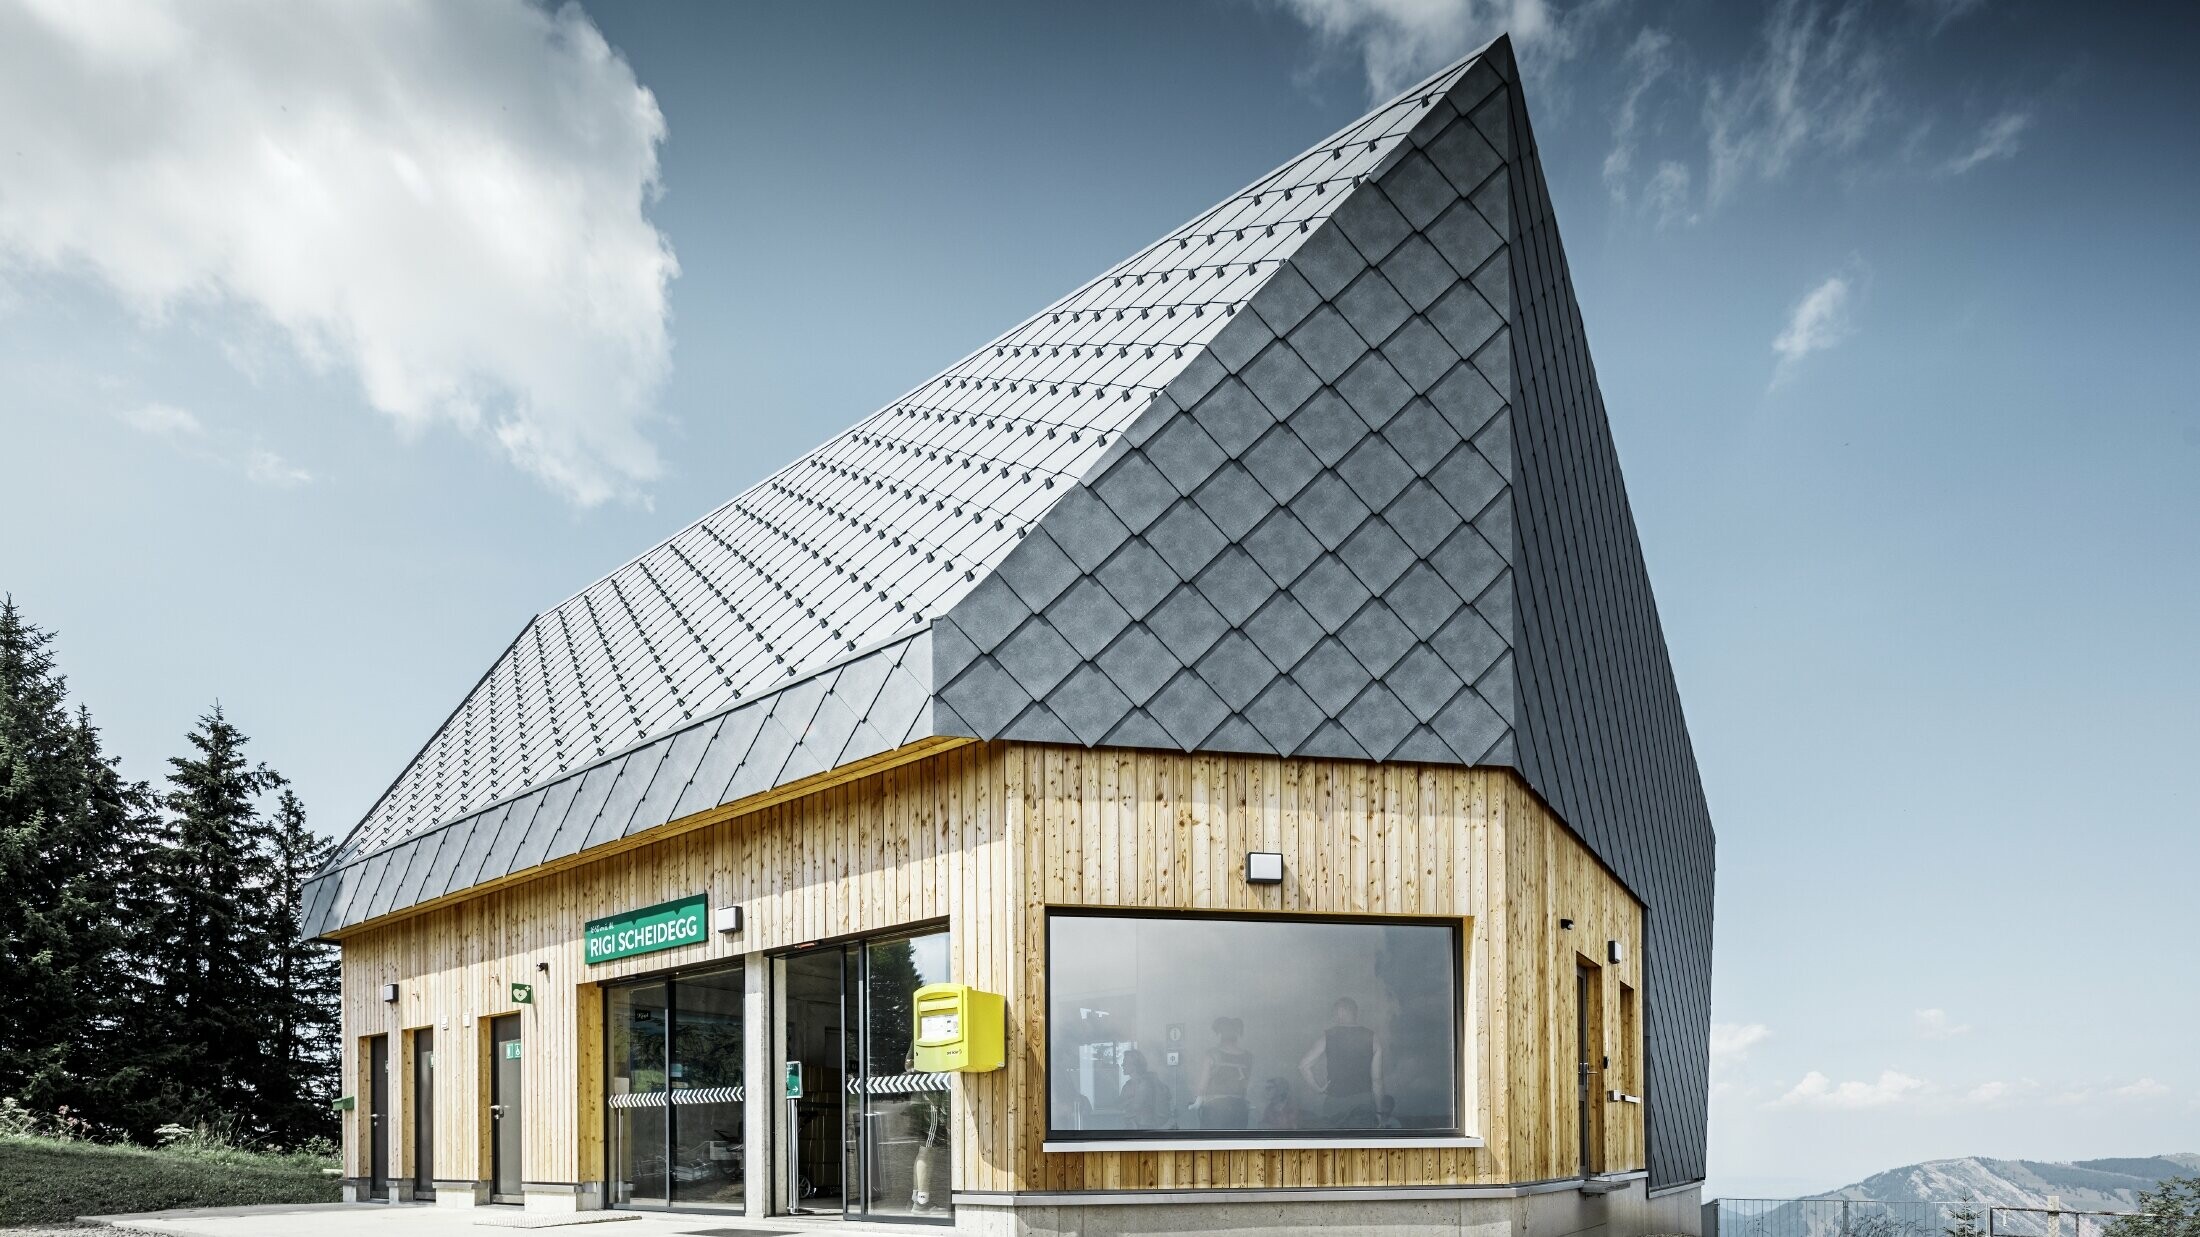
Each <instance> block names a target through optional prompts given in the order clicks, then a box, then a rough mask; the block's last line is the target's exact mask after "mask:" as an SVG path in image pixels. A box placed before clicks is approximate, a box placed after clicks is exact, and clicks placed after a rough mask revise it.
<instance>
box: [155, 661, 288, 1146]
mask: <svg viewBox="0 0 2200 1237" xmlns="http://www.w3.org/2000/svg"><path fill="white" fill-rule="evenodd" d="M186 738H187V741H188V742H189V743H190V744H191V746H192V748H193V749H194V752H195V754H193V755H188V756H176V757H171V758H170V759H169V762H168V764H169V774H168V784H169V791H168V794H167V796H166V807H167V809H168V819H167V821H166V823H165V825H164V827H163V830H162V833H163V836H162V838H161V839H160V843H159V846H158V849H157V853H156V855H155V858H154V863H153V869H154V873H155V876H156V881H157V886H158V887H157V903H158V904H157V905H156V907H155V908H154V912H153V917H152V921H151V925H150V926H151V929H152V931H151V936H150V939H149V942H148V946H147V949H146V960H147V962H148V964H149V965H150V969H151V971H152V973H153V976H154V982H155V987H156V992H155V994H154V996H155V999H156V1000H157V1001H158V1002H159V1003H160V1005H161V1006H162V1007H163V1008H164V1009H165V1012H166V1019H167V1026H166V1028H165V1029H166V1032H167V1033H166V1034H165V1035H163V1036H161V1042H160V1044H159V1047H160V1050H161V1051H160V1053H159V1060H158V1066H159V1068H160V1070H161V1072H162V1076H163V1079H164V1081H166V1082H167V1083H168V1084H169V1086H170V1088H171V1092H172V1101H173V1102H175V1103H177V1104H178V1105H179V1107H180V1109H181V1111H179V1112H178V1113H177V1114H176V1116H174V1117H171V1118H170V1119H171V1120H174V1119H178V1118H185V1119H195V1120H216V1119H220V1118H225V1117H231V1118H243V1119H245V1120H247V1121H248V1122H252V1123H253V1124H260V1122H261V1120H263V1119H264V1114H263V1112H262V1109H263V1103H262V1100H263V1098H264V1097H263V1094H262V1092H261V1091H260V1084H261V1083H262V1082H263V1080H264V1078H265V1071H264V1069H263V1068H262V1067H261V1065H260V1063H259V1062H258V1061H257V1060H256V1058H258V1057H260V1056H261V1055H262V1054H264V1053H265V1052H266V1050H267V1047H268V1045H267V1040H266V1034H267V1028H266V1027H265V1026H263V1025H261V1022H260V1015H261V1014H262V1013H263V1012H264V1000H263V999H262V995H263V993H262V990H263V985H264V984H265V979H264V977H263V974H262V971H261V968H262V966H263V965H264V964H265V962H266V960H267V956H268V944H269V942H268V939H267V936H266V931H265V919H266V916H265V913H264V907H263V904H262V902H261V899H262V898H263V897H264V895H265V892H266V889H267V885H268V879H269V868H270V863H269V860H268V857H267V853H266V849H265V848H264V847H263V845H262V844H261V842H262V839H261V836H260V831H261V828H262V825H261V822H260V813H259V807H258V801H259V798H260V796H261V795H263V794H265V793H267V792H269V791H272V790H274V789H276V788H277V787H279V786H280V785H281V784H282V778H281V777H280V776H279V775H277V774H276V773H275V772H274V770H272V769H269V768H268V767H267V766H266V765H264V764H260V765H255V764H252V763H249V762H248V761H247V759H246V757H245V752H244V748H245V743H246V738H245V735H244V734H243V732H242V731H239V730H238V729H237V728H236V727H235V726H233V725H231V724H230V722H229V719H228V718H227V717H226V716H225V715H224V714H223V712H222V709H221V706H220V705H219V704H217V705H215V706H214V709H213V711H212V712H210V713H207V714H205V715H203V716H201V717H200V718H199V724H198V727H197V728H196V729H194V730H193V731H192V732H191V733H190V734H189V735H188V736H186Z"/></svg>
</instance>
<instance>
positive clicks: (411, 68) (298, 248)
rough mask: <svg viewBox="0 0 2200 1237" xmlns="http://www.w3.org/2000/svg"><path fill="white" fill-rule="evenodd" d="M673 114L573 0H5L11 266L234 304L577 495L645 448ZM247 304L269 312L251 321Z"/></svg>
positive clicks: (651, 462)
mask: <svg viewBox="0 0 2200 1237" xmlns="http://www.w3.org/2000/svg"><path fill="white" fill-rule="evenodd" d="M664 136H665V123H664V118H663V116H662V114H661V113H660V112H659V111H658V108H657V103H656V100H655V98H654V97H653V96H652V95H651V94H650V92H649V91H647V90H646V89H644V88H642V86H641V85H640V84H639V83H638V82H637V81H636V80H635V77H634V73H633V70H632V69H631V68H630V67H629V66H628V65H627V63H626V62H625V60H624V59H622V58H621V57H620V56H619V55H618V53H617V52H615V51H614V50H613V49H612V48H611V47H610V46H609V45H608V44H607V43H606V42H605V41H604V39H603V37H602V35H601V34H600V33H599V32H598V31H597V30H596V28H595V27H594V26H593V25H592V24H591V23H590V22H589V20H588V18H587V16H586V15H585V14H584V13H582V11H581V10H580V9H579V7H578V6H575V5H567V6H566V7H564V8H562V9H559V10H557V11H556V12H550V11H546V10H544V9H542V8H539V7H536V6H535V5H533V4H530V3H527V2H526V0H479V2H476V3H468V4H459V5H442V4H426V3H414V4H380V5H356V4H342V3H320V4H291V5H280V6H277V7H275V8H268V7H265V6H260V5H251V4H245V3H241V2H236V0H204V2H197V0H194V2H193V3H188V4H186V3H182V2H181V0H168V2H162V0H25V2H23V3H18V4H14V5H5V6H0V150H4V151H6V152H7V165H6V166H7V173H6V174H7V191H6V192H5V193H4V194H0V269H5V267H7V266H9V265H18V266H20V267H24V268H31V269H39V270H48V271H58V272H62V273H65V274H79V275H83V276H87V277H90V278H92V279H94V280H97V281H98V282H100V283H103V284H104V285H106V286H108V287H109V288H111V289H112V290H113V291H114V292H115V293H116V294H117V295H118V296H120V297H121V298H122V299H123V300H124V301H125V302H126V303H127V304H128V305H130V306H131V307H132V308H133V309H134V310H136V311H138V312H140V313H143V314H145V315H147V316H149V317H153V318H159V317H161V316H164V315H169V314H172V313H175V312H177V311H179V310H183V311H192V312H196V311H206V312H209V313H218V312H223V311H237V310H242V311H245V315H246V316H248V317H249V316H256V317H257V318H258V319H264V320H265V322H267V323H270V324H272V325H273V327H274V328H275V329H276V330H277V331H278V332H279V333H280V336H281V337H282V338H284V339H287V340H288V342H289V345H290V346H291V347H292V348H294V349H295V350H296V351H297V353H298V354H299V355H300V356H301V357H302V358H304V359H305V360H306V361H307V362H308V363H309V364H311V365H313V366H315V367H318V368H326V369H339V370H343V371H348V372H349V373H350V374H352V375H355V376H356V378H357V381H358V383H359V385H360V388H361V389H362V391H363V393H364V396H365V398H366V401H367V402H368V403H369V404H370V405H372V406H373V407H375V408H377V409H379V410H381V411H382V412H384V413H387V414H389V415H390V416H391V417H393V418H395V419H396V420H397V421H398V422H399V423H400V424H401V425H402V426H404V427H406V428H407V429H409V430H415V431H417V430H419V429H421V428H423V427H427V426H430V425H435V424H455V425H457V426H459V427H461V428H463V429H465V430H468V431H472V432H478V433H481V434H483V435H486V436H491V437H493V438H494V439H495V440H496V441H497V442H498V443H500V444H502V447H503V450H504V451H505V452H506V453H507V454H508V455H509V456H510V457H511V459H512V460H513V461H514V462H515V463H517V464H518V465H519V466H520V467H522V468H524V469H526V470H527V471H528V472H530V473H532V474H534V475H535V476H537V477H539V478H541V479H542V480H543V481H544V482H546V483H547V484H549V485H550V486H552V487H553V488H555V489H556V490H558V491H559V492H561V493H563V494H565V495H567V496H569V497H570V498H571V499H573V500H574V501H576V502H579V503H582V504H590V503H596V502H600V501H603V500H605V499H607V498H610V497H613V496H615V495H620V494H632V493H635V492H637V491H638V490H639V488H640V487H641V486H643V485H645V484H646V483H647V482H648V481H649V480H650V479H652V478H653V477H655V476H656V475H657V474H658V472H659V470H660V462H659V458H658V455H657V452H656V450H655V448H654V447H653V446H652V445H651V443H650V441H649V439H648V437H647V436H646V434H645V430H646V429H647V427H648V424H649V422H650V420H651V418H652V416H653V415H654V412H653V409H654V404H655V397H656V393H657V391H658V389H659V387H660V385H661V383H662V381H663V379H664V377H665V375H666V372H667V370H668V367H669V364H670V348H671V343H670V331H669V325H668V310H667V303H666V296H665V290H666V283H667V281H668V280H669V279H671V278H672V277H673V276H674V275H675V274H676V273H677V269H678V267H677V263H676V261H675V259H674V258H673V255H672V251H671V248H670V246H669V244H668V243H667V242H666V240H665V238H664V237H663V236H662V235H661V234H660V233H659V232H658V231H657V229H656V228H655V226H654V225H652V224H651V223H650V221H649V220H648V219H647V218H646V216H645V215H644V209H645V207H646V206H647V205H648V203H649V201H650V200H651V198H652V197H653V195H654V194H655V193H656V191H657V175H658V164H657V151H658V146H659V144H660V143H661V142H662V141H663V139H664ZM263 329H264V328H263Z"/></svg>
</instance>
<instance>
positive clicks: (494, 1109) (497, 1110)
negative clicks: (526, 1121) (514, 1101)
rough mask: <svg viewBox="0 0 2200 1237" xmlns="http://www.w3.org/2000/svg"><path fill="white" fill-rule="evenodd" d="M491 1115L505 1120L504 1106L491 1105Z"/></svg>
mask: <svg viewBox="0 0 2200 1237" xmlns="http://www.w3.org/2000/svg"><path fill="white" fill-rule="evenodd" d="M489 1115H490V1116H491V1117H494V1118H496V1119H497V1120H499V1121H501V1120H503V1119H504V1105H502V1104H491V1105H489ZM376 1120H380V1118H376Z"/></svg>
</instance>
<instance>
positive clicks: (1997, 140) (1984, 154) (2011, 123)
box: [1941, 112, 2032, 176]
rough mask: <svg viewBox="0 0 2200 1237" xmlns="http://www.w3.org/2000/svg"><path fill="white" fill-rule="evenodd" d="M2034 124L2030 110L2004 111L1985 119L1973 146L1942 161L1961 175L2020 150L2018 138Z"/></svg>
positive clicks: (1951, 171) (1945, 168) (1944, 166)
mask: <svg viewBox="0 0 2200 1237" xmlns="http://www.w3.org/2000/svg"><path fill="white" fill-rule="evenodd" d="M2031 124H2032V115H2031V113H2029V112H2003V113H2002V114H2001V115H1999V116H1996V117H1994V118H1993V119H1992V120H1989V121H1987V122H1986V127H1985V128H1984V129H1982V130H1980V131H1979V135H1978V141H1977V142H1975V143H1973V144H1972V146H1971V149H1969V150H1967V151H1965V152H1964V153H1962V154H1960V155H1957V156H1956V157H1955V158H1953V159H1950V160H1948V162H1946V163H1944V164H1942V165H1941V171H1943V172H1946V173H1947V174H1948V175H1950V176H1961V175H1963V174H1964V173H1965V172H1968V171H1970V170H1971V169H1972V168H1975V167H1977V166H1978V165H1979V164H1981V163H1987V162H1991V161H1992V160H1995V159H2007V158H2009V157H2011V156H2012V155H2015V154H2016V153H2017V147H2018V144H2019V142H2018V139H2020V138H2021V137H2023V136H2024V131H2025V130H2026V129H2027V128H2029V127H2030V126H2031Z"/></svg>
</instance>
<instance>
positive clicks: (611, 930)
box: [586, 893, 709, 965]
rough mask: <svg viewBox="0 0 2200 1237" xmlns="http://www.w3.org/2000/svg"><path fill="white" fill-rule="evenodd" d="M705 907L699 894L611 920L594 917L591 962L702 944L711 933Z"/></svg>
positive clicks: (590, 933) (590, 923)
mask: <svg viewBox="0 0 2200 1237" xmlns="http://www.w3.org/2000/svg"><path fill="white" fill-rule="evenodd" d="M705 907H706V901H705V899H704V897H703V895H702V894H699V893H698V894H696V895H694V896H693V897H686V898H681V899H680V900H678V901H676V902H660V903H658V904H657V905H655V906H645V907H643V908H642V909H640V910H638V911H628V912H627V913H626V914H624V915H613V916H611V917H610V918H609V919H591V920H589V921H588V930H587V931H588V936H587V939H588V944H587V946H586V949H587V956H588V961H589V964H590V965H594V964H595V963H598V962H610V961H613V960H614V959H618V958H631V957H633V956H634V955H635V954H646V953H654V952H656V951H657V950H660V949H678V948H679V947H680V946H682V945H696V944H700V943H702V941H703V939H704V938H705V937H706V936H707V935H708V933H709V929H708V927H707V923H708V918H709V913H708V911H707V910H706V909H705Z"/></svg>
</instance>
